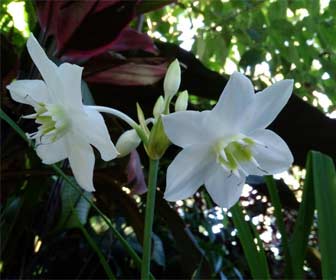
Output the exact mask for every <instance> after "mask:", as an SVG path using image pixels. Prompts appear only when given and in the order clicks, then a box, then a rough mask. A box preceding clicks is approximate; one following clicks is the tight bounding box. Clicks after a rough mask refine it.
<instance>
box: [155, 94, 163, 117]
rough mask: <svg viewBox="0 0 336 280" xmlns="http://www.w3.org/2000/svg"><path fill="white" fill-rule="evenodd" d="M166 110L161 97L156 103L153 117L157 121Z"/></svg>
mask: <svg viewBox="0 0 336 280" xmlns="http://www.w3.org/2000/svg"><path fill="white" fill-rule="evenodd" d="M164 108H165V101H164V98H163V96H162V95H161V96H160V97H159V98H158V100H156V102H155V105H154V109H153V116H154V117H155V118H156V119H157V118H158V117H159V116H160V115H161V114H162V113H163V111H164Z"/></svg>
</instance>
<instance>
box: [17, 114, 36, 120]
mask: <svg viewBox="0 0 336 280" xmlns="http://www.w3.org/2000/svg"><path fill="white" fill-rule="evenodd" d="M36 117H37V114H36V113H35V114H30V115H25V116H21V118H22V119H36Z"/></svg>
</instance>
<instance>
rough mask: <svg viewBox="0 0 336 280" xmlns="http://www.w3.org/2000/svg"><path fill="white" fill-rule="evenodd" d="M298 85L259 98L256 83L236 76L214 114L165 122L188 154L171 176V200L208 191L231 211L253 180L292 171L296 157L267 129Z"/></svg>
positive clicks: (180, 115) (288, 83) (282, 85)
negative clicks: (248, 181) (249, 177)
mask: <svg viewBox="0 0 336 280" xmlns="http://www.w3.org/2000/svg"><path fill="white" fill-rule="evenodd" d="M292 89H293V81H292V80H283V81H280V82H278V83H276V84H274V85H272V86H270V87H268V88H266V89H265V90H263V91H261V92H258V93H256V94H254V89H253V86H252V83H251V82H250V80H249V79H248V78H246V77H245V76H244V75H242V74H240V73H237V72H236V73H234V74H233V75H232V76H231V78H230V80H229V82H228V83H227V85H226V87H225V89H224V91H223V93H222V95H221V97H220V99H219V101H218V103H217V104H216V106H215V107H214V108H213V109H212V110H211V111H203V112H196V111H184V112H177V113H173V114H170V115H167V116H163V123H164V128H165V131H166V133H167V136H168V138H169V139H170V140H171V141H172V142H173V143H174V144H176V145H177V146H180V147H182V148H183V150H182V151H181V152H180V153H179V154H178V155H177V156H176V158H175V159H174V161H173V162H172V163H171V164H170V166H169V167H168V171H167V186H166V191H165V198H166V199H167V200H169V201H176V200H181V199H185V198H187V197H190V196H191V195H193V194H194V193H195V192H196V191H197V189H198V188H199V187H200V186H201V185H203V184H204V185H205V187H206V189H207V191H208V192H209V194H210V196H211V197H212V199H213V200H214V201H215V202H216V203H217V204H218V205H220V206H221V207H225V208H230V207H231V206H233V205H234V204H235V203H236V202H237V201H238V199H239V197H240V195H241V192H242V188H243V185H244V183H245V178H246V176H247V175H267V174H275V173H279V172H282V171H284V170H287V169H288V168H289V167H290V165H291V164H292V162H293V156H292V154H291V152H290V150H289V148H288V147H287V145H286V143H285V142H284V141H283V140H282V139H281V138H280V137H279V136H278V135H277V134H275V133H274V132H272V131H270V130H268V129H265V127H267V126H268V125H269V124H270V123H271V122H272V121H273V120H274V119H275V117H276V116H277V115H278V114H279V112H280V111H281V109H282V108H283V107H284V106H285V104H286V103H287V101H288V99H289V97H290V95H291V92H292Z"/></svg>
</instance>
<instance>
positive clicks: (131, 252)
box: [0, 109, 156, 279]
mask: <svg viewBox="0 0 336 280" xmlns="http://www.w3.org/2000/svg"><path fill="white" fill-rule="evenodd" d="M0 118H1V119H3V120H4V121H6V122H7V123H8V124H9V125H10V126H11V127H12V128H13V129H14V130H15V131H16V132H17V133H18V134H19V135H20V136H21V137H22V138H23V140H25V141H26V142H27V143H28V144H29V146H31V144H32V143H31V141H29V139H28V138H27V137H26V134H25V133H24V131H23V130H22V129H21V128H20V127H19V126H18V125H17V124H16V123H15V122H14V121H13V120H12V119H11V118H10V117H9V116H8V115H7V114H6V113H5V112H4V111H3V110H2V109H0ZM51 167H52V168H53V169H54V170H55V171H56V173H57V174H58V175H59V176H61V177H62V178H63V179H64V180H65V181H67V183H69V185H70V186H71V187H72V188H74V189H76V190H77V191H78V192H79V193H80V195H81V196H82V197H83V198H84V199H85V200H86V201H87V202H88V203H89V204H90V205H91V207H92V208H94V209H95V210H96V211H97V213H98V214H99V215H100V216H101V217H102V218H103V220H104V221H105V222H106V223H107V224H108V226H109V228H110V229H111V230H112V232H113V234H114V235H115V237H116V238H117V239H118V240H119V242H120V243H121V245H122V246H123V247H124V249H125V250H126V251H127V253H128V254H129V255H130V256H131V258H132V259H133V260H134V262H135V263H136V265H137V266H138V267H139V268H140V267H141V259H140V258H139V256H138V255H137V253H136V252H135V251H134V250H133V248H132V247H131V246H130V245H129V244H128V242H127V241H126V239H124V237H123V236H122V235H121V234H120V233H119V232H118V231H117V230H116V229H115V228H114V226H113V225H112V223H111V221H110V219H108V218H107V217H106V216H105V215H104V213H103V212H102V211H101V210H100V209H99V208H98V207H97V206H96V205H95V204H94V203H93V202H92V201H91V200H90V199H89V198H87V197H86V196H85V195H83V192H82V191H81V189H80V188H79V187H78V186H77V185H76V184H75V183H74V182H73V181H72V180H71V179H70V178H69V177H68V176H67V175H65V174H64V172H63V171H62V169H61V168H59V167H58V166H57V165H56V164H53V165H51ZM155 184H156V183H155ZM150 279H153V276H152V275H150Z"/></svg>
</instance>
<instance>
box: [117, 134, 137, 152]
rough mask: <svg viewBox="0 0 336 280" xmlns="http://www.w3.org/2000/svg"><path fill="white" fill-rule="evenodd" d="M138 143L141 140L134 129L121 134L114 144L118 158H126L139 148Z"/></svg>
mask: <svg viewBox="0 0 336 280" xmlns="http://www.w3.org/2000/svg"><path fill="white" fill-rule="evenodd" d="M140 142H141V140H140V138H139V136H138V134H137V132H136V131H135V129H130V130H127V131H125V132H124V133H123V134H121V136H120V137H119V139H118V141H117V144H116V148H117V150H118V152H119V157H124V156H127V155H128V154H129V153H130V152H132V151H133V150H134V149H136V148H137V147H138V146H139V144H140Z"/></svg>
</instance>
